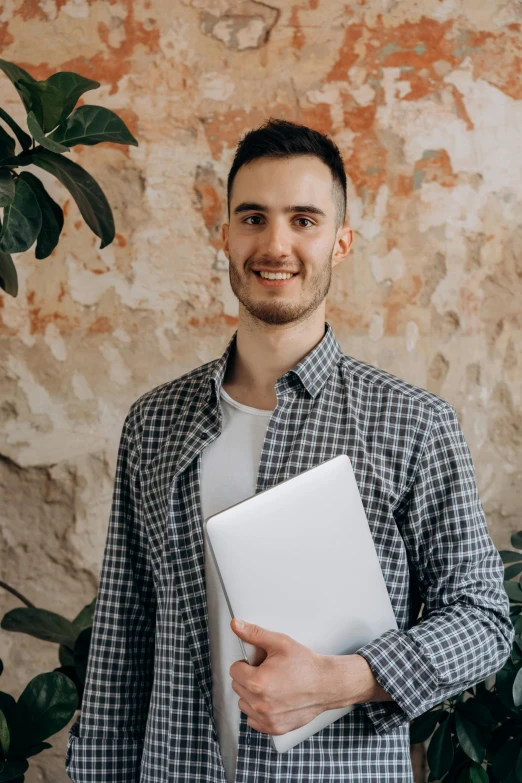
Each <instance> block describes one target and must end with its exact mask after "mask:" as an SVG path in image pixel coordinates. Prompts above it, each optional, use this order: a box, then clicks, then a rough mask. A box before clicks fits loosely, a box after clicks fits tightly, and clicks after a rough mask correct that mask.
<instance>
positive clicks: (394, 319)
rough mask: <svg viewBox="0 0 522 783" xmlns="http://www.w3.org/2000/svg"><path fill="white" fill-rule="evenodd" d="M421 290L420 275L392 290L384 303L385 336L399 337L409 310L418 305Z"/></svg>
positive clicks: (413, 276) (404, 280)
mask: <svg viewBox="0 0 522 783" xmlns="http://www.w3.org/2000/svg"><path fill="white" fill-rule="evenodd" d="M421 289H422V280H421V278H420V276H419V275H412V276H411V277H410V278H406V279H403V280H401V285H400V286H393V287H392V288H391V289H390V293H389V296H388V298H387V299H386V301H384V302H383V307H384V309H385V317H384V334H385V335H391V336H397V335H398V334H399V333H400V327H401V325H402V323H403V321H404V320H405V319H407V318H409V314H408V310H407V308H408V307H409V306H410V305H415V304H416V301H417V296H418V295H419V293H420V291H421Z"/></svg>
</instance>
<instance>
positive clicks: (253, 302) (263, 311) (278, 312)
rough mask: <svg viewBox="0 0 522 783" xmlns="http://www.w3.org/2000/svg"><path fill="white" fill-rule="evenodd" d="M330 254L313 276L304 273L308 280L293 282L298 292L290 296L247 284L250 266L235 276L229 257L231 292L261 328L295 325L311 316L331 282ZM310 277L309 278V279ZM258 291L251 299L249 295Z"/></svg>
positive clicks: (252, 283) (312, 273)
mask: <svg viewBox="0 0 522 783" xmlns="http://www.w3.org/2000/svg"><path fill="white" fill-rule="evenodd" d="M332 253H333V247H332V251H331V252H330V254H329V256H328V258H326V259H325V260H324V262H323V263H322V264H320V265H319V266H318V267H317V268H316V270H315V272H308V276H307V277H305V278H302V280H296V281H295V285H296V286H300V288H299V292H298V293H295V292H293V294H292V295H290V296H288V295H286V294H282V293H281V294H280V293H279V291H274V293H273V295H272V293H271V291H270V289H269V288H266V289H263V288H262V287H261V286H259V285H258V283H257V281H256V280H254V279H253V277H251V279H250V281H249V282H248V283H246V282H245V277H246V276H251V275H252V273H251V271H250V267H251V264H247V266H246V269H247V271H246V272H242V273H239V272H238V271H237V266H236V264H235V263H234V260H233V258H232V254H230V263H229V267H228V269H229V279H230V286H231V288H232V291H233V292H234V294H235V295H236V296H237V298H238V300H239V302H240V303H241V305H242V306H243V307H244V308H245V310H246V311H247V312H248V313H249V314H250V315H251V316H252V317H253V318H255V319H257V320H259V321H262V322H263V323H265V324H277V325H283V324H289V323H299V322H300V321H303V320H305V319H306V318H308V317H309V316H310V315H311V314H312V313H314V312H315V311H316V310H317V308H318V307H319V305H320V304H321V303H322V301H323V300H324V298H325V297H326V295H327V294H328V291H329V290H330V284H331V281H332ZM310 275H311V276H310ZM254 287H256V288H258V289H259V291H258V292H257V291H256V294H255V295H251V294H250V291H251V290H254Z"/></svg>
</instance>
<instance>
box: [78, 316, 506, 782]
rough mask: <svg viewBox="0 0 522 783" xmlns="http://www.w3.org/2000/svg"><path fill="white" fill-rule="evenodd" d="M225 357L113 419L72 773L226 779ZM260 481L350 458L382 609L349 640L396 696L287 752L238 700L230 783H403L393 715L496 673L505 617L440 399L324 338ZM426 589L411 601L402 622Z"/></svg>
mask: <svg viewBox="0 0 522 783" xmlns="http://www.w3.org/2000/svg"><path fill="white" fill-rule="evenodd" d="M236 334H237V333H234V335H233V336H232V338H231V340H230V342H229V343H228V345H227V348H226V350H225V352H224V354H223V355H222V356H221V357H220V358H218V359H216V360H214V361H211V362H208V363H206V364H204V365H202V366H200V367H197V368H196V369H194V370H191V371H190V372H188V373H186V374H184V375H183V376H181V377H180V378H177V379H175V380H172V381H169V382H167V383H164V384H162V385H161V386H158V387H156V388H154V389H152V390H151V391H149V392H147V393H146V394H144V395H142V396H141V397H140V398H139V399H138V400H136V402H134V403H133V404H132V405H131V407H130V410H129V412H128V414H127V416H126V418H125V421H124V424H123V430H122V434H121V440H120V445H119V451H118V458H117V467H116V476H115V483H114V494H113V500H112V509H111V514H110V519H109V527H108V534H107V541H106V546H105V552H104V556H103V564H102V568H101V574H100V585H99V591H98V597H97V603H96V610H95V614H94V622H93V633H92V639H91V646H90V652H89V658H88V665H87V675H86V683H85V691H84V695H83V703H82V709H81V714H80V716H79V718H78V719H77V720H76V721H75V722H74V724H73V725H72V727H71V728H70V730H69V737H68V743H67V752H66V771H67V773H68V775H69V777H70V778H71V780H73V781H74V782H75V783H174V782H175V783H181V782H182V781H186V782H187V783H188V782H189V781H190V783H194V781H198V783H204V782H207V783H226V781H225V772H224V767H223V763H222V760H221V755H220V749H219V745H218V742H217V734H216V727H215V722H214V717H213V705H212V682H211V670H210V653H209V639H208V630H207V619H208V614H207V603H206V593H205V575H204V550H203V531H202V519H201V505H200V467H201V453H202V450H203V449H204V448H205V446H206V445H207V444H208V443H210V442H211V441H212V440H214V439H215V438H217V437H218V436H219V434H220V431H221V409H220V404H219V391H220V388H221V384H222V382H223V377H224V374H225V370H226V365H227V360H228V357H229V354H230V351H231V350H232V348H233V347H234V343H235V338H236ZM275 392H276V395H277V407H276V409H275V410H274V412H273V414H272V416H271V417H270V421H269V424H268V429H267V432H266V437H265V441H264V445H263V451H262V455H261V460H260V464H259V470H258V477H257V488H256V493H257V492H260V491H262V490H264V489H267V488H268V487H271V486H273V485H275V484H278V483H279V482H281V481H284V480H286V479H288V478H290V477H291V476H294V475H296V474H298V473H300V472H302V471H304V470H307V469H308V468H311V467H313V466H314V465H317V464H319V463H321V462H323V461H324V460H327V459H330V458H331V457H334V456H336V455H338V454H347V455H348V456H349V458H350V460H351V462H352V465H353V469H354V472H355V476H356V479H357V482H358V486H359V489H360V493H361V496H362V501H363V504H364V507H365V510H366V514H367V517H368V523H369V526H370V530H371V533H372V537H373V541H374V544H375V549H376V552H377V555H378V558H379V561H380V564H381V567H382V572H383V575H384V579H385V582H386V585H387V589H388V592H389V595H390V599H391V603H392V606H393V609H394V612H395V616H396V619H397V625H398V630H397V629H390V630H388V631H386V633H384V634H382V635H381V636H379V637H378V638H376V639H374V640H373V641H371V642H370V643H369V644H365V645H364V646H363V647H361V648H360V649H359V650H358V653H359V654H360V655H362V656H364V658H365V659H366V660H367V661H368V663H369V665H370V667H371V669H372V671H373V673H374V675H375V677H376V679H377V681H378V682H379V684H380V685H382V687H383V688H385V690H386V691H388V693H389V694H390V695H391V696H392V697H393V701H389V702H369V703H364V704H359V705H358V706H357V707H356V708H355V709H354V710H353V711H352V712H349V713H348V714H347V715H346V716H344V717H343V718H340V719H339V720H337V721H335V722H334V723H332V724H331V725H329V726H327V727H326V728H325V729H323V730H321V731H319V732H318V733H316V734H315V735H313V736H312V737H310V738H309V739H308V740H306V741H304V742H302V743H300V744H299V745H297V746H296V747H294V748H292V749H291V750H289V751H287V752H286V753H283V754H278V753H277V752H276V751H275V750H274V749H273V748H272V746H271V743H270V741H269V735H267V734H264V733H261V732H258V731H256V730H255V729H252V728H251V727H249V726H248V725H247V722H246V721H247V716H246V715H245V714H244V713H243V712H242V713H241V723H240V733H239V751H238V762H237V772H236V783H279V782H280V783H283V781H284V783H288V781H303V782H304V781H317V783H319V781H321V783H328V782H329V781H331V782H332V783H333V781H336V782H337V783H338V781H340V780H347V781H348V780H349V781H352V782H353V783H358V782H361V783H362V781H366V783H368V781H372V783H375V781H379V783H386V782H389V783H397V782H398V781H401V782H402V781H413V774H412V767H411V761H410V742H409V722H410V721H411V720H412V719H413V718H415V717H417V716H418V715H421V714H422V713H424V712H425V711H426V710H428V709H430V707H432V706H434V705H436V704H438V703H439V702H441V701H442V700H443V699H446V698H448V697H449V696H452V695H454V694H457V693H459V692H462V691H463V690H465V689H466V688H468V687H470V686H472V685H474V684H476V683H478V682H480V681H482V680H484V679H485V678H487V677H489V676H490V675H492V674H494V673H496V672H497V671H498V670H499V669H500V668H502V666H503V665H504V663H505V661H506V660H507V658H508V657H509V655H510V651H511V644H512V641H513V636H514V629H513V625H512V623H511V620H510V618H509V600H508V597H507V595H506V593H505V590H504V587H503V577H504V570H503V565H502V561H501V558H500V555H499V554H498V552H497V550H496V549H495V547H494V545H493V543H492V540H491V538H490V536H489V533H488V528H487V524H486V520H485V517H484V513H483V510H482V506H481V503H480V500H479V497H478V493H477V488H476V483H475V476H474V468H473V463H472V459H471V456H470V452H469V449H468V446H467V444H466V441H465V439H464V436H463V433H462V431H461V429H460V427H459V423H458V420H457V415H456V413H455V410H454V409H453V408H452V407H451V406H450V405H449V404H448V403H447V402H446V401H444V400H443V399H441V398H440V397H438V396H436V395H435V394H432V393H430V392H428V391H426V390H424V389H421V388H418V387H416V386H413V385H411V384H408V383H406V382H404V381H402V380H400V379H399V378H397V377H395V376H393V375H391V374H389V373H387V372H385V371H383V370H380V369H378V368H376V367H373V366H371V365H369V364H366V363H363V362H361V361H358V360H356V359H355V358H353V357H350V356H348V355H345V354H343V353H342V351H341V349H340V346H339V344H338V342H337V340H336V338H335V335H334V332H333V330H332V328H331V326H330V324H329V323H328V322H325V334H324V337H323V339H322V340H321V342H320V343H319V344H318V345H317V346H316V347H315V348H314V349H313V350H312V351H310V352H309V353H308V354H307V356H306V357H305V358H304V359H303V360H301V361H300V362H299V363H298V364H296V365H295V366H294V367H293V368H292V369H291V370H289V371H288V372H286V373H285V374H284V375H282V376H281V377H280V378H279V379H278V380H277V382H276V384H275ZM422 603H424V607H425V608H424V614H423V617H422V618H421V620H419V619H418V616H419V610H420V608H421V605H422Z"/></svg>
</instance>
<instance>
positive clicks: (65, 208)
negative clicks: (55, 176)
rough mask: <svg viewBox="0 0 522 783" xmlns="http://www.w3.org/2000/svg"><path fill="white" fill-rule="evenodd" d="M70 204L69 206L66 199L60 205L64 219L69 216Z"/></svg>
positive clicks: (68, 201) (69, 202)
mask: <svg viewBox="0 0 522 783" xmlns="http://www.w3.org/2000/svg"><path fill="white" fill-rule="evenodd" d="M70 204H71V199H70V198H68V199H66V200H65V201H64V203H63V205H62V212H63V214H64V217H67V215H68V214H69V206H70Z"/></svg>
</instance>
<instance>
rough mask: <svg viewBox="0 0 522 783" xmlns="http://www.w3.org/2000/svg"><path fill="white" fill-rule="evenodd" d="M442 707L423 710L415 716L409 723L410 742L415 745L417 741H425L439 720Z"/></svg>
mask: <svg viewBox="0 0 522 783" xmlns="http://www.w3.org/2000/svg"><path fill="white" fill-rule="evenodd" d="M442 712H443V709H442V708H441V709H438V710H435V711H433V712H431V711H428V712H424V713H423V714H422V715H419V716H418V717H417V718H415V719H414V720H413V721H412V723H411V724H410V744H411V745H415V744H416V743H418V742H425V741H426V740H427V739H428V738H429V737H431V735H432V734H433V732H434V731H435V727H436V726H437V723H438V721H439V718H440V716H441V713H442Z"/></svg>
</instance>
